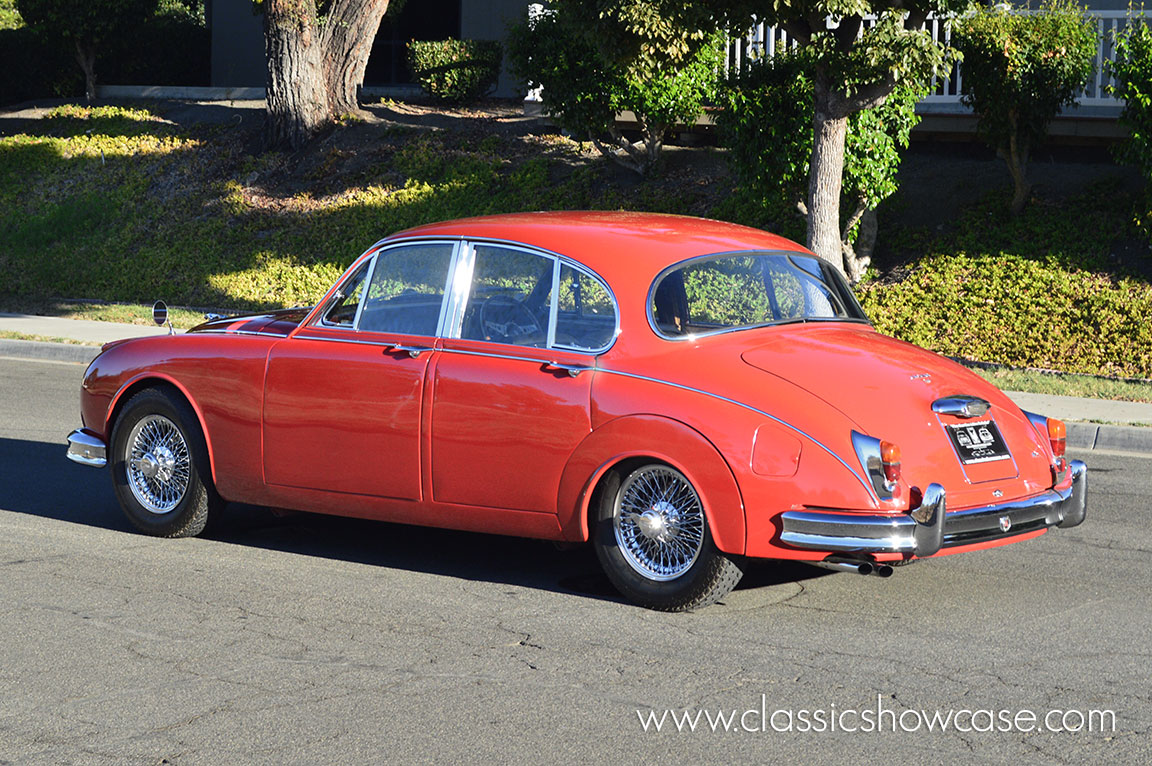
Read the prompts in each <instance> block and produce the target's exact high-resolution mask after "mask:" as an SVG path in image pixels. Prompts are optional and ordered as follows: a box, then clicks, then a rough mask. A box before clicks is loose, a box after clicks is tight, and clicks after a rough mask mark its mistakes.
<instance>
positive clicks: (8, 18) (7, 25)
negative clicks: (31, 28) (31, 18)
mask: <svg viewBox="0 0 1152 766" xmlns="http://www.w3.org/2000/svg"><path fill="white" fill-rule="evenodd" d="M22 26H24V19H22V18H20V12H19V11H17V10H16V0H0V29H19V28H20V27H22Z"/></svg>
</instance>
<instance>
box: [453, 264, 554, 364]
mask: <svg viewBox="0 0 1152 766" xmlns="http://www.w3.org/2000/svg"><path fill="white" fill-rule="evenodd" d="M554 264H555V261H554V260H553V259H552V258H547V257H544V256H541V255H536V254H534V253H528V252H525V251H523V250H514V249H512V248H508V247H498V246H493V245H478V246H477V247H476V265H475V268H474V269H473V271H472V287H471V290H470V292H469V293H468V304H467V307H466V308H465V310H464V323H463V326H462V327H461V330H460V337H461V338H467V339H470V340H489V341H494V342H496V343H511V344H513V345H516V346H535V347H544V346H546V345H547V344H548V316H549V314H550V313H551V309H552V270H553V265H554Z"/></svg>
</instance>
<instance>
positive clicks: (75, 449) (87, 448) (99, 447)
mask: <svg viewBox="0 0 1152 766" xmlns="http://www.w3.org/2000/svg"><path fill="white" fill-rule="evenodd" d="M68 459H69V460H71V461H72V462H73V463H79V464H80V465H87V466H91V467H93V468H103V467H104V466H106V465H108V448H107V446H106V445H105V444H104V440H103V439H101V438H100V437H98V436H96V435H95V434H91V433H88V432H87V431H85V430H84V429H82V428H77V429H76V430H75V431H73V432H72V433H70V434H68Z"/></svg>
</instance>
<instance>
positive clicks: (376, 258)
mask: <svg viewBox="0 0 1152 766" xmlns="http://www.w3.org/2000/svg"><path fill="white" fill-rule="evenodd" d="M382 252H384V250H383V248H381V249H380V250H377V251H376V252H375V253H374V254H373V255H372V260H371V262H369V264H368V273H367V274H365V275H364V289H363V290H362V291H361V293H360V302H359V303H357V304H356V316H354V317H352V331H353V332H360V315H361V314H363V313H364V304H365V303H367V302H368V291H369V290H371V289H372V277H374V276H376V264H377V263H379V262H380V253H382Z"/></svg>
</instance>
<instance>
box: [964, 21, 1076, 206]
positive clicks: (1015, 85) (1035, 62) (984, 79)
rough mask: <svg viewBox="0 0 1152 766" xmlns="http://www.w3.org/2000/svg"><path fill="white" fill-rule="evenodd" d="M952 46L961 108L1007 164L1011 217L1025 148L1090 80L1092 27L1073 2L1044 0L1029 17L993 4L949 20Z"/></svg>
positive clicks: (1024, 183) (1021, 185) (1023, 192)
mask: <svg viewBox="0 0 1152 766" xmlns="http://www.w3.org/2000/svg"><path fill="white" fill-rule="evenodd" d="M952 39H953V42H954V44H955V45H956V47H957V48H958V49H959V50H960V52H961V53H962V54H963V56H964V80H963V86H964V94H963V97H962V98H963V101H964V103H965V104H966V105H968V106H970V107H971V108H972V110H973V111H974V112H975V113H976V115H977V118H978V120H979V121H978V123H977V129H978V130H979V132H980V134H981V135H982V136H983V137H984V139H985V140H986V141H987V142H988V143H989V144H990V145H991V146H992V147H993V148H994V149H996V151H997V152H998V153H999V154H1000V156H1002V157H1003V158H1004V159H1005V161H1007V163H1008V169H1009V172H1011V174H1012V180H1013V182H1014V184H1015V187H1016V192H1015V194H1014V196H1013V198H1012V202H1011V210H1012V212H1013V213H1019V212H1020V211H1021V210H1023V208H1024V205H1025V203H1027V201H1028V193H1029V190H1030V184H1029V183H1028V179H1027V169H1028V158H1029V156H1030V154H1031V151H1032V148H1033V147H1034V146H1035V145H1036V144H1038V143H1040V142H1041V141H1042V140H1043V139H1044V137H1045V136H1046V135H1047V133H1048V123H1050V122H1051V121H1052V119H1053V118H1054V117H1055V116H1056V115H1057V113H1059V111H1060V109H1061V108H1062V107H1065V106H1072V105H1074V104H1075V103H1076V96H1077V94H1079V92H1080V91H1081V90H1082V89H1083V88H1084V85H1085V83H1087V81H1088V77H1089V76H1090V75H1091V74H1092V68H1093V59H1094V58H1095V56H1096V22H1095V21H1093V20H1092V19H1090V18H1087V17H1085V15H1084V8H1083V7H1081V6H1080V5H1078V4H1077V3H1076V2H1075V0H1047V2H1045V3H1044V4H1043V5H1041V6H1040V8H1039V10H1037V11H1035V12H1030V13H1020V12H1018V11H1013V10H1012V9H1010V8H1007V7H1005V6H999V5H998V6H996V7H995V8H982V9H980V10H978V11H976V12H975V13H973V14H972V15H971V16H967V17H963V18H961V19H959V20H957V21H956V22H955V25H954V26H953V30H952Z"/></svg>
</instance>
